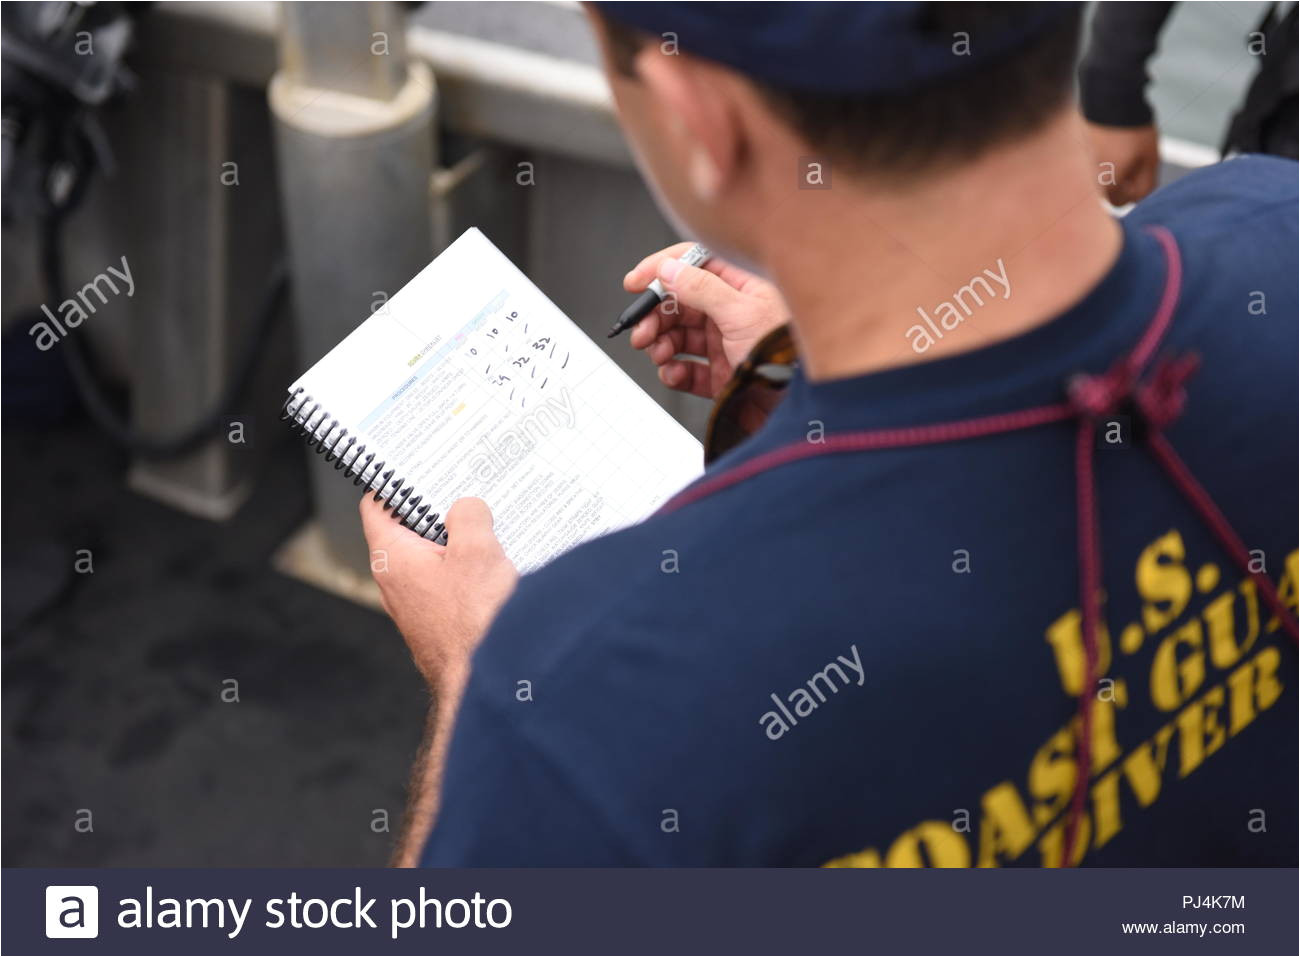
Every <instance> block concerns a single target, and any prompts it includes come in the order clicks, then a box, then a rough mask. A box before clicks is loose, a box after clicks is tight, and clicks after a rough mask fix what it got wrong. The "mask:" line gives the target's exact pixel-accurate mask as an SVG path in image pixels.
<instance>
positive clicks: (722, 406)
mask: <svg viewBox="0 0 1300 957" xmlns="http://www.w3.org/2000/svg"><path fill="white" fill-rule="evenodd" d="M797 364H798V358H797V356H796V355H795V349H794V339H793V337H792V336H791V335H790V327H789V326H788V325H786V326H780V327H779V328H776V329H773V330H772V331H771V332H769V333H768V334H767V335H765V336H764V337H763V338H762V339H760V340H759V341H758V343H757V344H756V345H755V346H754V348H753V349H752V350H750V353H749V355H748V356H746V357H745V360H744V361H743V362H742V363H741V364H740V365H738V366H736V368H735V371H734V372H732V374H731V378H730V379H728V380H727V384H726V385H724V386H723V387H722V390H721V391H720V392H719V393H718V395H717V398H716V399H715V400H714V403H713V412H712V413H711V414H710V415H709V427H708V429H707V431H706V432H705V437H704V463H705V464H706V465H707V464H709V463H711V462H713V461H715V460H716V459H718V458H719V457H721V456H722V455H724V454H726V453H727V452H730V451H731V450H732V449H734V448H735V447H736V446H738V445H739V444H740V443H741V442H743V441H745V439H747V438H749V437H750V436H751V435H753V434H754V433H755V432H757V431H758V430H759V429H760V428H762V426H763V423H764V422H766V421H767V417H768V415H769V414H770V413H771V411H772V410H773V409H775V408H776V407H777V405H778V404H779V403H780V401H781V398H782V397H783V395H784V393H785V389H786V387H787V386H788V385H789V384H790V380H791V379H792V378H793V377H794V370H795V366H796V365H797Z"/></svg>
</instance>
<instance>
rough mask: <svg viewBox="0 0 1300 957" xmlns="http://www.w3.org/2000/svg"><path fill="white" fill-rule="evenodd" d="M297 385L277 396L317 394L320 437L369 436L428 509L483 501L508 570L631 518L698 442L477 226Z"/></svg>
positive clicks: (669, 489) (657, 494) (676, 478)
mask: <svg viewBox="0 0 1300 957" xmlns="http://www.w3.org/2000/svg"><path fill="white" fill-rule="evenodd" d="M300 388H301V390H302V395H300V396H299V397H298V399H297V400H295V401H294V404H293V406H291V409H297V408H301V409H302V411H303V412H304V413H306V412H309V411H310V410H311V409H312V408H313V407H314V406H316V405H317V403H319V405H320V409H319V410H318V411H317V412H316V417H315V418H312V419H311V420H310V421H311V423H312V425H313V426H314V427H315V428H316V430H317V433H318V434H324V433H326V431H327V429H330V432H329V442H330V443H335V439H337V438H338V436H339V434H340V433H341V431H342V430H343V429H347V437H346V438H345V439H343V440H342V441H338V442H337V443H335V447H336V448H337V449H339V450H343V449H344V448H345V447H346V448H349V449H355V448H357V447H358V446H359V445H360V444H362V443H364V444H365V445H366V446H367V451H366V454H367V455H368V454H369V453H370V452H373V451H376V450H378V458H377V459H376V460H375V461H376V464H377V463H378V461H380V460H384V461H385V462H386V464H385V466H384V469H383V471H385V472H386V471H388V470H389V469H392V470H394V474H395V477H398V478H401V479H403V480H404V481H405V484H406V485H410V486H413V488H414V491H413V492H412V493H411V494H410V495H409V496H408V497H407V498H406V499H405V500H404V501H405V502H410V501H411V500H412V499H414V498H415V496H417V495H419V496H421V497H422V503H421V504H423V503H430V505H431V511H430V513H429V514H430V515H431V514H432V513H433V512H437V513H445V511H446V509H447V507H448V506H450V505H451V503H452V502H454V501H455V500H456V499H457V498H460V497H462V496H467V495H476V496H478V497H480V498H482V499H484V500H485V501H486V502H487V503H488V505H489V506H491V508H492V513H493V516H494V518H495V521H496V533H497V536H498V538H500V540H501V543H502V546H503V547H504V548H505V551H506V554H507V555H509V556H510V558H511V560H512V561H514V563H515V565H516V566H517V567H518V568H519V570H520V571H521V572H524V571H530V570H532V569H534V568H537V567H539V566H540V565H543V564H545V563H546V562H548V561H550V560H551V559H552V558H554V557H555V556H556V555H559V554H561V553H563V552H564V551H567V550H568V549H569V548H572V547H573V546H574V545H576V544H578V543H579V542H582V541H586V540H588V539H590V538H594V537H596V536H597V535H601V534H604V533H605V532H608V531H612V530H614V529H617V528H622V527H624V526H627V525H630V524H633V523H635V522H637V521H639V520H641V519H642V518H645V517H646V516H647V515H649V514H650V513H652V512H653V511H654V510H655V509H656V508H658V507H659V506H660V505H661V504H663V502H665V501H666V500H667V499H668V498H670V497H671V496H672V495H673V493H675V492H677V491H679V490H680V489H681V488H682V487H683V486H685V485H686V484H687V483H688V482H690V481H691V480H692V479H694V478H695V477H696V476H697V475H698V474H699V473H700V471H701V468H702V460H703V454H702V450H701V447H700V443H699V442H697V441H696V440H695V438H694V437H692V436H691V434H690V433H689V432H687V431H686V430H685V429H684V428H682V426H680V425H679V424H678V423H677V422H676V421H675V420H674V419H673V418H672V417H671V416H670V415H669V414H668V413H667V412H665V411H664V410H663V409H662V408H661V407H660V406H659V404H658V403H656V402H655V401H654V400H653V399H652V398H650V396H649V395H647V394H646V393H645V392H644V391H643V390H642V389H641V388H640V387H639V386H638V385H636V383H634V382H633V381H632V380H631V379H630V378H628V376H627V375H626V374H625V373H624V372H623V371H622V370H621V369H619V368H618V366H617V365H615V364H614V362H613V361H612V360H610V359H609V357H608V356H606V355H605V354H604V353H603V352H602V351H601V349H600V348H599V347H598V346H597V345H596V344H595V343H593V342H592V341H591V340H590V339H589V338H587V336H586V335H585V334H584V333H583V332H582V331H581V330H579V329H578V327H577V326H576V325H574V324H573V322H572V321H570V320H569V318H568V317H567V316H565V315H564V314H563V313H562V312H560V310H559V309H557V308H556V307H555V306H554V305H553V304H552V303H551V301H550V300H549V299H547V298H546V297H545V296H544V295H542V293H541V291H540V290H538V289H537V287H536V286H534V285H533V284H532V283H531V282H530V281H529V280H528V278H527V277H526V276H524V274H523V273H521V272H520V271H519V270H518V269H516V268H515V266H514V265H513V264H512V263H511V262H510V261H509V260H508V259H507V258H506V257H505V256H504V255H502V253H501V252H500V251H499V250H498V249H497V248H496V247H495V246H493V245H492V243H491V242H489V241H488V239H487V237H485V236H484V235H483V234H482V233H481V232H479V231H478V230H477V229H470V230H468V231H466V232H465V233H464V234H463V235H462V236H461V237H460V238H459V239H457V240H456V241H455V242H454V243H452V244H451V245H450V246H448V247H447V249H446V250H445V251H444V252H443V253H442V254H441V255H439V256H438V257H437V258H436V259H435V260H434V261H433V262H431V263H430V264H429V265H428V266H426V267H425V268H424V269H423V270H421V272H420V273H419V275H417V276H416V277H415V278H414V279H412V280H411V281H410V282H409V283H407V284H406V286H404V287H403V288H402V290H401V291H400V292H398V293H397V294H396V295H395V296H393V297H392V298H391V299H390V300H389V301H388V302H387V303H386V304H384V305H383V306H381V307H380V308H379V309H378V311H377V312H376V313H375V314H374V315H372V316H371V317H370V318H369V319H367V320H366V321H365V322H363V323H362V324H361V325H360V326H358V327H357V328H356V329H355V330H354V331H353V332H352V333H351V334H350V335H349V336H348V337H347V338H346V339H344V340H343V341H342V342H341V343H339V344H338V345H337V346H335V347H334V348H333V349H332V350H330V352H329V353H328V354H327V355H326V356H325V357H324V358H322V359H321V360H320V361H319V362H318V363H316V365H315V366H313V367H312V368H311V369H310V370H309V371H308V372H306V373H305V374H304V375H303V376H302V377H301V378H299V379H298V381H297V382H295V383H294V384H293V386H292V387H291V388H290V392H296V391H297V390H298V389H300ZM303 396H311V399H310V401H307V402H306V404H305V407H302V406H300V405H299V403H300V402H302V400H303ZM326 413H328V416H326ZM317 419H319V421H317ZM333 420H337V424H335V425H333V426H332V428H331V422H332V421H333ZM349 440H354V444H352V445H350V446H349V445H348V444H347V443H348V442H349ZM344 460H345V461H346V462H348V463H349V464H351V463H352V462H354V461H357V457H356V456H355V454H353V453H352V452H349V453H347V454H346V455H345V456H344ZM361 460H362V461H364V457H361ZM370 471H373V466H372V469H371V470H369V471H367V473H366V474H367V477H368V478H369V477H370ZM380 484H381V480H380V479H379V478H376V479H375V480H374V485H375V487H378V486H379V485H380ZM399 511H400V512H402V513H403V514H404V513H405V512H406V511H408V507H407V505H406V504H403V505H402V506H401V508H400V509H399ZM431 524H432V522H431V520H426V521H425V522H422V523H421V524H420V525H419V526H418V527H419V528H420V529H421V530H423V529H424V528H426V527H428V526H429V525H431Z"/></svg>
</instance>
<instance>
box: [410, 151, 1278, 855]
mask: <svg viewBox="0 0 1300 957" xmlns="http://www.w3.org/2000/svg"><path fill="white" fill-rule="evenodd" d="M1296 211H1297V190H1296V166H1295V164H1294V163H1289V162H1286V161H1282V160H1274V159H1268V158H1260V157H1247V158H1239V159H1235V160H1232V161H1229V162H1226V163H1223V164H1221V165H1219V166H1216V167H1213V168H1210V169H1206V170H1204V171H1201V172H1198V173H1195V174H1192V175H1190V176H1187V177H1186V178H1184V179H1182V180H1180V181H1178V182H1177V183H1175V184H1173V185H1171V186H1169V187H1167V188H1165V189H1163V190H1161V191H1159V192H1158V193H1156V194H1155V195H1154V196H1152V197H1151V198H1150V199H1148V200H1147V201H1146V202H1144V203H1142V204H1141V205H1140V206H1139V207H1137V209H1135V210H1134V211H1133V212H1132V213H1131V214H1130V215H1129V216H1128V218H1127V219H1126V220H1125V221H1124V245H1123V250H1122V253H1121V255H1120V257H1119V259H1118V261H1117V262H1116V264H1115V265H1114V268H1113V269H1112V270H1111V271H1110V273H1109V274H1108V275H1107V276H1106V277H1105V278H1104V279H1103V280H1102V282H1101V283H1100V284H1099V285H1098V286H1097V287H1096V288H1095V289H1094V290H1093V291H1092V292H1091V293H1090V294H1089V295H1088V296H1087V297H1086V298H1085V299H1084V300H1082V301H1081V302H1080V303H1078V304H1077V305H1076V306H1075V307H1074V308H1072V309H1070V310H1069V311H1068V312H1066V313H1064V314H1063V315H1060V316H1058V317H1057V318H1055V319H1053V320H1052V321H1051V322H1048V323H1046V324H1045V325H1042V326H1040V327H1038V328H1036V329H1034V330H1033V331H1031V332H1029V333H1027V334H1025V335H1022V336H1019V337H1017V338H1014V339H1010V340H1007V341H1004V342H1001V343H998V344H996V345H993V346H990V347H988V348H984V349H981V350H978V351H975V352H970V353H966V354H963V355H957V356H954V357H952V358H947V359H942V360H936V361H933V362H928V363H924V364H920V365H914V366H908V367H905V368H899V369H894V370H890V371H886V372H881V373H876V374H872V375H867V376H861V377H857V378H851V379H844V380H837V381H831V382H824V383H810V382H809V381H807V380H806V379H804V378H802V377H796V379H795V381H794V382H793V384H792V386H791V389H790V392H789V394H788V396H787V397H786V398H785V399H784V401H783V402H782V404H781V405H780V406H779V407H778V409H777V411H776V412H775V413H774V415H773V416H772V418H771V419H770V421H769V422H768V423H767V425H766V426H765V427H764V429H763V430H762V431H761V432H760V433H759V434H758V435H756V436H755V437H754V438H752V439H751V440H750V441H748V442H747V443H745V444H744V445H743V446H741V447H740V448H739V449H737V450H735V451H733V452H732V453H731V454H730V455H728V456H727V457H726V458H725V459H724V460H723V461H721V462H719V463H718V464H717V465H715V466H714V467H713V468H712V469H711V470H710V472H716V471H718V470H725V469H728V468H732V467H734V466H735V465H736V463H738V462H740V461H744V460H748V459H752V458H753V457H754V456H756V455H759V454H761V453H763V452H765V451H768V450H771V449H774V448H777V447H779V446H784V445H788V444H790V443H794V442H800V441H816V438H817V436H819V435H820V434H821V433H822V432H823V431H824V433H825V434H826V435H831V434H834V433H837V432H845V431H851V430H861V429H874V428H885V427H898V426H907V425H923V424H927V423H934V422H944V421H951V420H954V419H965V418H971V417H974V416H980V415H989V414H993V413H999V412H1008V411H1013V410H1017V409H1022V408H1026V407H1031V406H1039V405H1045V404H1050V403H1055V402H1059V401H1061V399H1062V398H1063V392H1062V385H1063V383H1064V382H1065V381H1066V380H1067V378H1068V377H1069V376H1070V375H1071V374H1072V373H1075V372H1079V371H1086V372H1093V373H1099V372H1102V371H1104V370H1105V369H1106V368H1107V367H1108V366H1109V365H1110V364H1111V363H1112V361H1113V360H1115V359H1116V357H1118V356H1120V355H1121V354H1122V353H1125V352H1127V351H1128V350H1129V349H1131V348H1132V347H1133V345H1134V344H1135V343H1136V342H1137V340H1138V338H1139V337H1140V336H1141V334H1142V332H1143V331H1144V330H1145V329H1146V327H1147V325H1148V323H1149V321H1150V319H1151V316H1152V314H1153V311H1154V310H1155V309H1156V305H1157V302H1158V299H1159V297H1160V294H1161V291H1162V288H1163V286H1164V282H1165V261H1164V257H1163V255H1162V252H1161V250H1160V248H1159V246H1158V244H1157V241H1156V239H1155V238H1153V236H1152V235H1151V234H1150V233H1149V232H1147V231H1145V230H1144V229H1143V228H1142V227H1143V226H1145V225H1149V224H1160V225H1163V226H1165V227H1166V228H1167V229H1168V230H1170V231H1171V233H1172V235H1173V237H1174V238H1175V239H1176V241H1177V244H1178V247H1179V249H1180V251H1181V255H1182V259H1183V266H1184V275H1183V282H1182V289H1181V297H1180V300H1179V306H1178V309H1177V312H1176V314H1175V316H1174V319H1173V324H1172V326H1171V328H1170V331H1169V333H1168V335H1167V337H1166V342H1165V346H1166V349H1168V350H1174V351H1185V350H1194V351H1195V352H1197V353H1199V355H1200V356H1201V359H1202V367H1201V369H1200V371H1199V372H1198V373H1197V374H1196V375H1195V376H1194V377H1193V378H1192V380H1191V381H1190V383H1189V384H1188V389H1187V391H1188V399H1187V405H1186V411H1185V413H1184V415H1183V417H1182V418H1181V419H1180V420H1179V421H1177V422H1176V423H1175V424H1174V425H1172V426H1171V427H1170V428H1169V429H1168V431H1167V433H1166V434H1167V437H1168V439H1169V441H1170V443H1171V444H1172V445H1173V447H1174V448H1175V449H1176V450H1177V452H1178V453H1179V454H1180V455H1181V456H1182V458H1183V459H1184V461H1185V462H1186V463H1187V464H1188V466H1189V467H1190V468H1191V469H1192V471H1193V472H1194V473H1195V474H1196V476H1197V477H1198V478H1199V479H1200V481H1201V482H1202V484H1203V485H1204V486H1205V487H1206V489H1208V491H1209V492H1210V493H1211V494H1212V495H1213V497H1214V498H1215V500H1216V501H1217V502H1218V503H1219V505H1220V507H1221V508H1222V509H1223V511H1224V512H1225V513H1226V515H1227V516H1228V518H1229V519H1230V521H1231V522H1232V523H1233V525H1234V526H1235V528H1236V529H1237V531H1238V532H1239V534H1240V535H1241V537H1242V539H1243V540H1244V542H1245V544H1246V547H1247V548H1248V549H1250V550H1251V555H1252V561H1254V562H1255V563H1256V565H1257V566H1258V567H1260V568H1263V569H1264V571H1265V572H1266V574H1267V575H1268V577H1269V578H1270V579H1271V580H1272V581H1274V582H1276V583H1279V586H1280V590H1281V592H1282V594H1283V596H1284V599H1285V600H1286V601H1287V602H1288V603H1289V604H1290V605H1291V607H1292V608H1293V609H1294V607H1295V603H1296V597H1295V596H1296V580H1297V567H1296V562H1297V552H1296V545H1297V507H1296V488H1297V442H1296V433H1297V417H1296V407H1297V377H1296V353H1297V299H1296V256H1297V237H1296V231H1297V230H1296V217H1297V213H1296ZM977 318H978V316H976V317H975V319H976V320H977ZM973 321H974V320H973ZM1074 442H1075V429H1074V426H1073V424H1072V423H1057V424H1054V425H1047V426H1042V427H1039V428H1035V429H1032V430H1029V431H1021V432H1015V433H1011V434H1005V435H998V436H994V437H989V438H982V439H977V440H973V441H966V442H958V443H953V444H946V445H934V446H926V447H921V448H912V449H903V450H890V451H874V452H864V453H855V454H848V455H834V456H825V457H821V458H810V459H805V460H803V461H800V462H797V463H795V464H790V465H786V466H783V467H781V468H778V469H775V470H773V471H769V472H765V473H763V474H760V475H758V476H756V477H754V478H751V479H749V480H747V481H744V482H742V483H740V484H738V485H735V486H733V487H731V488H728V489H726V490H725V491H721V492H719V493H717V494H715V495H712V496H709V497H707V498H704V499H703V500H701V501H698V502H696V503H693V504H690V505H687V506H685V507H683V508H681V509H680V510H678V511H675V512H672V513H670V514H667V515H661V516H656V517H654V518H651V519H649V520H648V521H646V522H644V523H642V524H641V525H638V526H636V527H633V528H630V529H627V530H626V531H623V532H620V533H617V534H614V535H610V536H607V537H605V538H603V539H600V540H598V541H595V542H591V543H589V544H586V545H584V546H582V547H579V548H577V549H575V550H574V551H573V552H571V553H570V554H568V555H566V556H564V557H562V558H560V559H559V560H557V561H556V562H554V563H553V564H551V565H550V566H548V567H546V568H544V569H542V570H540V571H538V572H537V573H535V574H532V575H529V576H527V577H525V578H524V579H523V580H521V581H520V583H519V588H518V591H517V593H516V594H515V595H514V596H513V597H512V598H511V600H510V601H509V602H508V603H507V605H506V606H505V608H504V609H503V611H502V612H501V614H500V616H499V618H498V619H497V621H496V622H495V624H494V625H493V627H492V629H491V632H490V633H489V635H488V636H487V638H486V639H485V640H484V642H483V645H482V647H481V648H480V650H479V651H478V653H477V655H476V657H475V660H474V669H473V677H472V679H471V681H470V684H469V687H468V690H467V693H466V696H465V699H464V704H463V706H462V708H461V712H460V716H459V719H458V722H457V726H456V730H455V735H454V738H453V742H452V747H451V752H450V757H449V760H448V766H447V770H446V780H445V790H444V795H443V807H442V812H441V817H440V820H439V823H438V825H437V827H436V829H435V832H434V834H433V835H432V837H431V838H430V840H429V843H428V845H427V847H426V849H425V852H424V858H423V860H424V863H425V864H427V865H485V866H492V865H619V864H655V865H820V864H825V863H829V862H836V863H839V864H847V865H863V866H875V865H884V866H908V865H921V864H930V865H965V864H979V865H1009V864H1025V865H1038V864H1043V863H1051V864H1054V863H1057V862H1058V861H1059V859H1060V853H1061V850H1060V849H1061V841H1062V832H1063V829H1064V825H1063V821H1064V819H1065V808H1066V806H1067V804H1068V802H1069V797H1070V794H1071V791H1072V789H1073V782H1074V753H1075V743H1074V741H1075V738H1074V735H1075V733H1076V727H1077V726H1076V724H1075V714H1076V700H1075V697H1074V695H1073V689H1071V687H1070V686H1071V683H1074V685H1075V688H1076V689H1077V682H1078V681H1079V677H1078V676H1079V673H1080V671H1081V666H1080V663H1079V662H1080V654H1081V652H1080V651H1079V648H1080V644H1079V625H1078V610H1077V608H1078V585H1077V577H1076V575H1077V557H1076V554H1077V553H1076V531H1075V528H1076V526H1075V473H1074ZM1096 462H1097V486H1098V495H1099V503H1100V505H1099V507H1100V532H1101V541H1102V547H1103V553H1104V575H1103V584H1104V589H1105V604H1104V613H1105V620H1106V622H1107V624H1108V634H1107V635H1106V636H1105V640H1104V641H1103V642H1102V660H1101V665H1102V666H1103V667H1104V672H1103V674H1104V679H1103V681H1102V683H1101V688H1100V692H1099V696H1098V700H1097V704H1096V706H1095V709H1094V715H1095V718H1094V721H1095V727H1094V732H1093V746H1092V768H1091V780H1090V783H1089V789H1088V792H1087V803H1086V810H1087V818H1086V821H1085V822H1084V828H1085V829H1084V831H1083V832H1082V836H1081V841H1082V842H1083V843H1082V844H1081V845H1080V846H1081V847H1086V857H1085V858H1084V861H1085V863H1088V864H1095V865H1139V864H1141V865H1193V864H1215V865H1233V864H1290V865H1295V863H1296V817H1297V807H1296V790H1295V754H1296V724H1297V719H1296V693H1295V689H1294V685H1295V682H1296V655H1295V649H1294V646H1293V645H1292V643H1291V641H1290V639H1289V638H1288V637H1287V636H1286V634H1285V632H1284V631H1283V629H1281V628H1280V627H1279V626H1278V623H1277V622H1276V621H1275V620H1273V619H1272V616H1271V614H1270V613H1269V611H1268V609H1267V608H1265V607H1264V606H1263V604H1262V603H1261V602H1260V600H1259V598H1258V595H1257V594H1256V590H1255V588H1254V585H1253V583H1252V582H1251V581H1249V580H1248V579H1245V576H1244V575H1243V573H1242V572H1241V571H1239V570H1238V569H1237V568H1236V567H1235V566H1233V565H1232V563H1231V562H1230V560H1229V559H1228V556H1227V555H1226V554H1225V553H1224V551H1223V550H1222V549H1221V548H1220V547H1219V546H1218V545H1217V544H1216V543H1215V541H1214V540H1213V539H1212V538H1211V537H1210V535H1209V534H1208V533H1207V532H1206V530H1205V529H1204V528H1203V526H1202V524H1201V522H1200V520H1199V519H1198V518H1197V517H1196V515H1195V513H1194V512H1193V511H1192V510H1191V508H1190V507H1189V506H1188V505H1187V504H1186V503H1185V501H1184V500H1183V499H1182V498H1181V497H1180V495H1179V494H1178V493H1177V491H1176V490H1175V488H1174V487H1173V485H1171V484H1170V482H1169V481H1168V479H1167V478H1166V477H1165V476H1164V474H1163V472H1161V471H1160V470H1159V469H1158V467H1157V465H1156V464H1155V462H1154V461H1153V459H1152V458H1151V456H1150V455H1149V454H1148V452H1147V451H1145V450H1144V449H1143V448H1141V447H1140V446H1136V445H1131V444H1130V445H1128V446H1126V447H1119V448H1113V447H1106V448H1102V449H1100V450H1099V451H1098V452H1097V454H1096Z"/></svg>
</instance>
